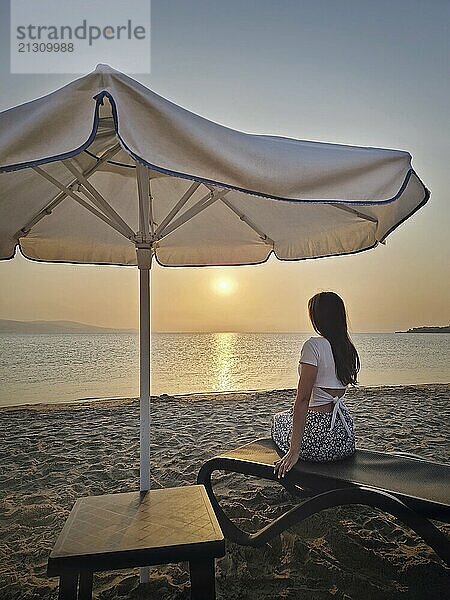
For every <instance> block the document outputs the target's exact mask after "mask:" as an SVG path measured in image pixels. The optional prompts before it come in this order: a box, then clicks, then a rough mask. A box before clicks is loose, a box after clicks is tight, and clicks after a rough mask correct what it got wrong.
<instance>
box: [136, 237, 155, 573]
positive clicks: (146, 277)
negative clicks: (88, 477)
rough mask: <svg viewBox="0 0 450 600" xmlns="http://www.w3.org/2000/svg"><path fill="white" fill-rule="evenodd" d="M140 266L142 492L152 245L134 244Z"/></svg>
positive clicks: (146, 484)
mask: <svg viewBox="0 0 450 600" xmlns="http://www.w3.org/2000/svg"><path fill="white" fill-rule="evenodd" d="M136 253H137V262H138V267H139V372H140V378H139V412H140V434H139V446H140V453H139V456H140V469H139V480H140V490H141V492H146V491H147V490H148V489H149V488H150V269H151V264H152V251H151V248H149V247H146V248H136ZM139 579H140V583H148V581H149V570H148V567H141V568H140V569H139Z"/></svg>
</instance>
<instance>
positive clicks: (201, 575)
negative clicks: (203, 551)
mask: <svg viewBox="0 0 450 600" xmlns="http://www.w3.org/2000/svg"><path fill="white" fill-rule="evenodd" d="M189 571H190V574H191V600H215V598H216V576H215V571H214V559H213V558H203V559H197V560H191V561H190V562H189Z"/></svg>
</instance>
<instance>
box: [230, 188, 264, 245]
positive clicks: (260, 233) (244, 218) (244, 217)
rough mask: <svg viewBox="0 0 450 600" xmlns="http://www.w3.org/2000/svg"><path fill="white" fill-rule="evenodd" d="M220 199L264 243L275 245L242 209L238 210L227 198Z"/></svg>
mask: <svg viewBox="0 0 450 600" xmlns="http://www.w3.org/2000/svg"><path fill="white" fill-rule="evenodd" d="M221 201H222V202H223V203H224V204H225V205H226V206H228V208H229V209H230V210H231V211H232V212H234V214H235V215H237V216H238V217H239V219H240V220H241V221H243V222H244V223H245V224H246V225H248V226H249V227H250V229H252V230H253V231H254V232H255V233H257V234H258V236H259V237H260V238H261V239H262V240H263V242H264V243H266V244H267V245H268V246H272V247H273V246H275V242H274V241H273V239H272V238H270V237H269V236H268V235H267V234H266V233H264V231H262V230H261V229H260V228H259V227H258V226H257V225H255V224H254V223H253V222H252V221H251V220H250V219H249V218H248V217H247V215H246V214H245V213H243V212H242V211H240V210H238V209H237V208H236V207H235V206H233V204H231V202H230V201H229V200H228V199H227V198H221Z"/></svg>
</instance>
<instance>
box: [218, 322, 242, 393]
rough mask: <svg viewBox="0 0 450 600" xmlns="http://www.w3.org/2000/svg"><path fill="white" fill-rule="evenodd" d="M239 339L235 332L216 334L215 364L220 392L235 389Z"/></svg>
mask: <svg viewBox="0 0 450 600" xmlns="http://www.w3.org/2000/svg"><path fill="white" fill-rule="evenodd" d="M237 338H238V334H237V333H234V332H226V333H215V334H214V351H215V356H214V363H215V366H216V371H217V383H218V389H219V390H220V391H227V390H231V389H234V385H233V384H234V379H235V377H234V375H235V373H234V365H235V363H236V343H237V341H238V340H237Z"/></svg>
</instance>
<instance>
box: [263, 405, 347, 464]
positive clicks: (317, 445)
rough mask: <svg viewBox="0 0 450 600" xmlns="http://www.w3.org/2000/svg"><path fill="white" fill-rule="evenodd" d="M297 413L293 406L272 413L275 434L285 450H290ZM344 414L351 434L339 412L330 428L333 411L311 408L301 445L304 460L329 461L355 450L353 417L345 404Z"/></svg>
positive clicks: (278, 442)
mask: <svg viewBox="0 0 450 600" xmlns="http://www.w3.org/2000/svg"><path fill="white" fill-rule="evenodd" d="M293 414H294V409H293V408H290V409H289V410H285V411H283V412H279V413H277V414H275V415H274V416H273V417H272V421H271V436H272V439H273V441H274V442H275V444H276V445H277V446H278V448H279V449H280V450H281V451H282V452H283V453H286V452H287V451H288V450H289V445H290V441H291V432H292V418H293ZM342 414H343V416H344V419H345V420H346V423H347V425H348V427H349V429H350V432H351V435H349V434H348V432H347V430H346V428H345V426H344V424H343V423H342V421H341V418H340V417H339V415H338V416H337V418H336V421H335V423H334V426H333V429H331V430H330V426H331V417H332V413H331V412H330V413H324V412H318V411H316V410H308V411H307V413H306V423H305V431H304V433H303V439H302V443H301V447H300V460H306V461H311V462H328V461H333V460H341V459H343V458H347V457H348V456H351V455H352V454H353V453H354V452H355V435H354V426H353V419H352V417H351V415H350V413H349V411H348V409H347V407H346V406H343V407H342Z"/></svg>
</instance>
